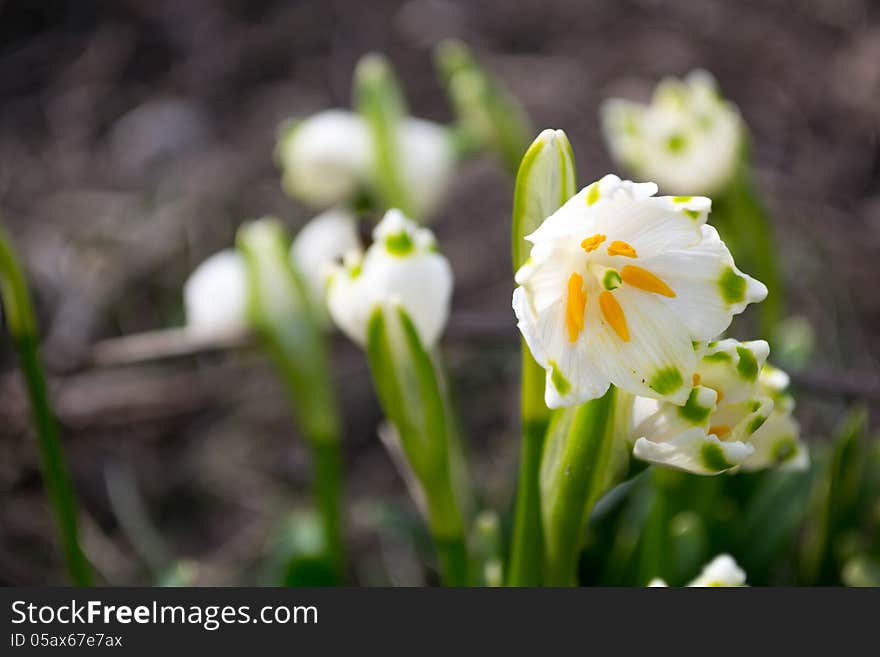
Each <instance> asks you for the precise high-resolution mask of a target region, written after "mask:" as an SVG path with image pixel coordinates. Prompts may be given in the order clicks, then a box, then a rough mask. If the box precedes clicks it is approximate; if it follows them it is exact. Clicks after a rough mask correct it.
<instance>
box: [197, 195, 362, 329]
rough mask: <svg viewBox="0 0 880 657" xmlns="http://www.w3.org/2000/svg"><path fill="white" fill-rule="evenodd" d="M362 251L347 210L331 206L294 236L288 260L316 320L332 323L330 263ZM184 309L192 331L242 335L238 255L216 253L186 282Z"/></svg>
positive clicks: (243, 297)
mask: <svg viewBox="0 0 880 657" xmlns="http://www.w3.org/2000/svg"><path fill="white" fill-rule="evenodd" d="M359 248H360V238H359V237H358V231H357V220H356V219H355V216H354V215H353V214H352V213H350V212H349V211H348V210H344V209H341V208H331V209H329V210H326V211H325V212H322V213H321V214H319V215H317V216H316V217H314V218H313V219H312V220H311V221H309V222H308V223H307V224H306V225H305V226H304V227H303V228H302V230H300V231H299V233H298V234H297V235H296V237H295V238H294V240H293V244H292V245H291V248H290V258H291V261H292V262H293V265H294V267H295V268H296V270H297V272H298V273H299V275H300V277H301V278H302V280H303V283H304V285H305V288H306V289H305V291H306V293H307V295H308V298H309V302H310V305H311V307H312V310H313V312H314V314H315V318H316V319H317V320H318V321H319V322H320V323H321V324H323V325H324V326H327V325H329V317H328V316H327V303H326V292H327V282H328V276H329V274H330V270H331V267H332V265H333V264H334V263H335V262H337V261H338V260H339V259H340V258H341V257H342V256H343V255H344V254H345V253H346V252H348V251H350V250H352V249H359ZM183 298H184V309H185V313H186V322H187V326H188V328H189V330H191V331H193V332H196V333H202V334H214V335H217V334H222V333H227V332H238V331H241V330H243V329H244V328H245V327H246V325H247V300H248V286H247V272H246V268H245V264H244V259H243V258H242V256H241V254H240V253H239V252H238V251H235V250H233V249H226V250H224V251H220V252H219V253H215V254H214V255H212V256H211V257H209V258H208V259H206V260H205V261H204V262H202V263H201V264H200V265H199V266H198V267H197V268H196V270H195V271H194V272H193V273H192V274H191V275H190V277H189V278H188V279H187V281H186V283H185V285H184V289H183Z"/></svg>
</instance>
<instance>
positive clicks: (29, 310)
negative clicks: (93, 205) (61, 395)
mask: <svg viewBox="0 0 880 657" xmlns="http://www.w3.org/2000/svg"><path fill="white" fill-rule="evenodd" d="M0 292H2V300H3V307H4V310H5V313H6V319H7V323H8V326H9V332H10V334H11V335H12V340H13V343H14V344H15V348H16V350H17V351H18V356H19V359H20V365H21V370H22V374H23V375H24V379H25V383H26V384H27V391H28V395H29V397H30V402H31V410H32V412H33V419H34V427H35V428H36V432H37V438H38V440H39V447H40V462H41V465H42V469H43V478H44V480H45V484H46V491H47V493H48V495H49V501H50V503H51V504H52V509H53V511H54V513H55V521H56V524H57V526H58V534H59V537H60V539H61V547H62V551H63V553H64V559H65V563H66V565H67V571H68V574H69V576H70V580H71V582H72V583H73V584H74V585H76V586H89V585H90V584H91V569H90V567H89V564H88V561H87V560H86V558H85V555H84V554H83V552H82V550H81V549H80V545H79V536H78V531H77V521H76V498H75V496H74V493H73V485H72V484H71V481H70V474H69V473H68V470H67V463H66V461H65V458H64V450H63V448H62V445H61V440H60V439H59V436H58V427H57V425H56V423H55V416H54V414H53V413H52V408H51V405H50V403H49V395H48V391H47V389H46V377H45V374H44V373H43V367H42V365H41V363H40V356H39V350H38V344H37V336H36V319H35V317H34V312H33V306H32V303H31V299H30V294H29V292H28V289H27V284H26V282H25V279H24V275H23V273H22V270H21V267H20V266H19V264H18V261H17V259H16V257H15V254H14V253H13V251H12V249H11V248H10V247H9V245H8V243H7V242H6V239H5V237H4V235H3V233H2V231H0Z"/></svg>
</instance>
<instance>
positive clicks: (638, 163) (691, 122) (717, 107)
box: [601, 71, 744, 195]
mask: <svg viewBox="0 0 880 657" xmlns="http://www.w3.org/2000/svg"><path fill="white" fill-rule="evenodd" d="M601 118H602V128H603V132H604V134H605V140H606V142H607V143H608V147H609V149H610V150H611V154H612V155H613V157H614V158H615V159H616V160H617V161H618V162H620V163H621V164H622V165H623V166H625V167H627V168H628V169H629V170H630V171H632V172H633V173H635V174H636V175H638V176H640V177H643V178H647V179H648V180H654V181H656V182H657V183H658V184H659V185H660V188H661V189H663V190H664V191H666V192H669V193H671V194H693V193H697V194H706V195H711V194H714V193H716V192H718V191H720V190H722V189H723V188H724V187H725V186H726V185H727V184H728V183H729V182H730V180H731V178H732V177H733V175H734V173H735V171H736V167H737V164H738V163H739V160H740V157H741V154H742V145H743V135H744V127H743V123H742V119H741V118H740V114H739V111H738V110H737V108H736V107H735V106H734V105H733V104H731V103H729V102H727V101H725V100H724V99H723V98H721V96H720V95H719V93H718V88H717V85H716V82H715V79H714V78H713V77H712V76H711V75H710V74H709V73H707V72H706V71H693V72H691V73H690V74H688V75H687V76H686V77H685V78H684V79H683V80H678V79H674V78H667V79H665V80H663V81H661V82H660V84H659V85H658V86H657V88H656V90H655V91H654V98H653V100H652V101H651V104H650V105H642V104H640V103H634V102H631V101H627V100H622V99H618V98H615V99H611V100H608V101H606V102H605V103H604V104H603V106H602V109H601Z"/></svg>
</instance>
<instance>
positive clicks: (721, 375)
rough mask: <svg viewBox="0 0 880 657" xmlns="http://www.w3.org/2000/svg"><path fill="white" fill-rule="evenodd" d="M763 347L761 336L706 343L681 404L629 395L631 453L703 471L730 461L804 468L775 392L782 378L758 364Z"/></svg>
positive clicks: (788, 407)
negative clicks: (631, 407) (631, 405)
mask: <svg viewBox="0 0 880 657" xmlns="http://www.w3.org/2000/svg"><path fill="white" fill-rule="evenodd" d="M769 351H770V348H769V346H768V345H767V343H766V342H765V341H763V340H755V341H753V342H737V341H736V340H721V341H718V342H711V343H709V344H708V345H707V346H706V348H705V354H704V355H703V357H702V359H701V360H700V362H699V364H698V366H697V370H696V373H695V374H694V378H693V381H694V383H695V384H696V385H695V386H694V388H693V389H692V390H691V392H690V395H689V397H688V399H687V402H686V403H685V404H684V405H683V406H676V405H674V404H670V403H667V402H658V401H657V400H654V399H644V398H637V399H636V401H635V404H634V407H635V412H634V429H633V436H634V437H635V438H637V440H636V442H635V445H634V447H633V454H634V455H635V456H636V457H637V458H640V459H643V460H645V461H650V462H652V463H656V464H659V465H665V466H668V467H672V468H676V469H679V470H685V471H688V472H692V473H695V474H704V475H711V474H717V473H719V472H723V471H725V470H729V469H731V468H735V467H737V466H742V467H743V468H744V469H752V470H754V469H759V468H765V467H768V466H771V465H782V464H785V465H786V466H788V467H804V466H805V465H806V462H807V460H806V459H807V456H806V449H805V448H804V446H803V445H802V444H801V443H800V442H799V440H798V429H797V424H796V423H795V421H794V420H793V419H792V417H791V411H792V408H793V403H792V402H791V401H790V398H787V401H786V400H785V398H784V396H783V395H782V390H783V389H784V388H785V386H786V385H787V377H785V375H784V373H782V372H781V371H779V370H776V369H775V368H771V367H770V366H767V365H765V361H766V360H767V355H768V354H769ZM765 372H766V373H765ZM762 381H763V382H764V383H763V384H762ZM780 385H781V388H780V387H779V386H780ZM777 400H778V402H779V405H778V406H777Z"/></svg>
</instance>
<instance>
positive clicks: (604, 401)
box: [541, 387, 615, 586]
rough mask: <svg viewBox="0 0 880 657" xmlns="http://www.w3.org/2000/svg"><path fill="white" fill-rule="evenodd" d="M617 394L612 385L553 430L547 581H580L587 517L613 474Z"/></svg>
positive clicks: (547, 478)
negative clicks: (610, 464)
mask: <svg viewBox="0 0 880 657" xmlns="http://www.w3.org/2000/svg"><path fill="white" fill-rule="evenodd" d="M614 395H615V390H614V388H613V387H612V388H611V389H609V390H608V392H607V393H605V395H604V396H603V397H600V398H599V399H594V400H593V401H590V402H587V403H586V404H583V405H582V406H579V407H577V408H573V409H568V410H567V411H566V412H565V415H566V417H562V418H559V420H558V423H559V424H557V425H554V426H551V428H550V431H549V433H548V443H547V445H545V448H544V459H543V460H544V463H543V464H542V472H541V482H542V492H543V500H542V503H543V522H544V564H545V567H544V568H545V569H544V578H545V582H544V583H545V584H548V585H551V586H573V585H574V584H575V583H576V570H577V559H578V554H579V550H580V546H581V535H582V530H583V525H584V521H585V519H586V517H587V516H588V515H589V512H590V510H591V509H592V507H593V504H595V502H596V499H597V498H598V497H599V494H600V493H601V492H602V488H603V487H604V485H605V483H606V481H607V478H608V477H607V474H608V473H607V470H608V461H609V457H610V453H611V443H612V440H613V431H612V427H613V424H614Z"/></svg>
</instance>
